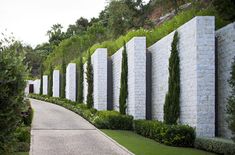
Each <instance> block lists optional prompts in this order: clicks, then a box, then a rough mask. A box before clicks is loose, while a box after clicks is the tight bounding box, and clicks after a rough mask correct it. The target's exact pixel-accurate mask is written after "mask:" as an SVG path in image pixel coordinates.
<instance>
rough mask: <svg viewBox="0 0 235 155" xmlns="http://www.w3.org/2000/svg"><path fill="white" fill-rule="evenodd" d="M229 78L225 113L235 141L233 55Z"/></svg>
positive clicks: (234, 75) (234, 68)
mask: <svg viewBox="0 0 235 155" xmlns="http://www.w3.org/2000/svg"><path fill="white" fill-rule="evenodd" d="M230 74H231V78H230V79H229V81H228V82H229V85H230V87H231V94H230V96H229V97H228V105H227V113H228V125H229V129H230V130H231V131H232V133H233V138H232V139H233V141H235V57H234V62H233V64H232V71H231V73H230Z"/></svg>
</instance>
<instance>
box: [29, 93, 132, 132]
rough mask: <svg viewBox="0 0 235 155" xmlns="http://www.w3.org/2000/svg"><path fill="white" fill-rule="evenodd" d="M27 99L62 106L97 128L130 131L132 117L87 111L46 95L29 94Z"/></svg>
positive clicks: (112, 112)
mask: <svg viewBox="0 0 235 155" xmlns="http://www.w3.org/2000/svg"><path fill="white" fill-rule="evenodd" d="M29 97H31V98H34V99H38V100H42V101H46V102H51V103H54V104H57V105H60V106H63V107H65V108H67V109H69V110H71V111H73V112H75V113H77V114H79V115H80V116H82V117H83V118H85V119H86V120H87V121H89V122H90V123H92V124H93V125H95V126H96V127H97V128H101V129H116V130H131V129H132V122H133V117H132V116H129V115H122V114H120V113H119V112H116V111H97V110H96V109H93V108H90V109H88V107H87V106H86V105H85V104H78V103H77V102H73V101H70V100H67V99H61V98H57V97H49V96H46V95H36V94H29Z"/></svg>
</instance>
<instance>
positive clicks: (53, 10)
mask: <svg viewBox="0 0 235 155" xmlns="http://www.w3.org/2000/svg"><path fill="white" fill-rule="evenodd" d="M148 1H149V0H144V2H148ZM107 4H108V0H1V1H0V32H1V33H4V34H6V35H10V34H11V33H13V35H14V36H15V38H16V39H17V40H20V41H23V43H25V44H29V45H31V46H33V47H35V46H36V45H37V44H40V43H42V42H47V41H48V36H46V32H47V31H48V30H49V29H50V28H51V26H52V25H53V24H56V23H60V24H62V26H63V27H64V31H65V30H66V29H67V27H68V25H69V24H74V23H75V21H76V20H77V19H79V18H80V17H85V18H87V19H91V18H92V17H98V15H99V13H100V12H101V11H102V10H103V9H104V8H105V6H106V5H107ZM0 37H2V36H0Z"/></svg>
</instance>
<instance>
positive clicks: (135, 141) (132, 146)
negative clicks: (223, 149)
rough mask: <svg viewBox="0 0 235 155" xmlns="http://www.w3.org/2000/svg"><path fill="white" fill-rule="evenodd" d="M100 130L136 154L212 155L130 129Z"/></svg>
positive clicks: (211, 154)
mask: <svg viewBox="0 0 235 155" xmlns="http://www.w3.org/2000/svg"><path fill="white" fill-rule="evenodd" d="M101 131H102V132H104V133H105V134H106V135H108V136H109V137H111V138H112V139H114V140H115V141H117V142H118V143H119V144H121V145H122V146H124V147H126V148H127V149H128V150H130V151H131V152H133V153H134V154H136V155H214V154H213V153H209V152H205V151H202V150H197V149H194V148H183V147H171V146H166V145H163V144H160V143H158V142H156V141H154V140H151V139H148V138H145V137H143V136H140V135H138V134H136V133H134V132H132V131H121V130H101Z"/></svg>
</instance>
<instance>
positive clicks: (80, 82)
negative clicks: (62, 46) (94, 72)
mask: <svg viewBox="0 0 235 155" xmlns="http://www.w3.org/2000/svg"><path fill="white" fill-rule="evenodd" d="M78 73H79V74H78V82H77V83H78V91H77V95H78V96H77V102H78V103H82V102H83V63H82V57H81V56H80V61H79V63H78Z"/></svg>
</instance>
